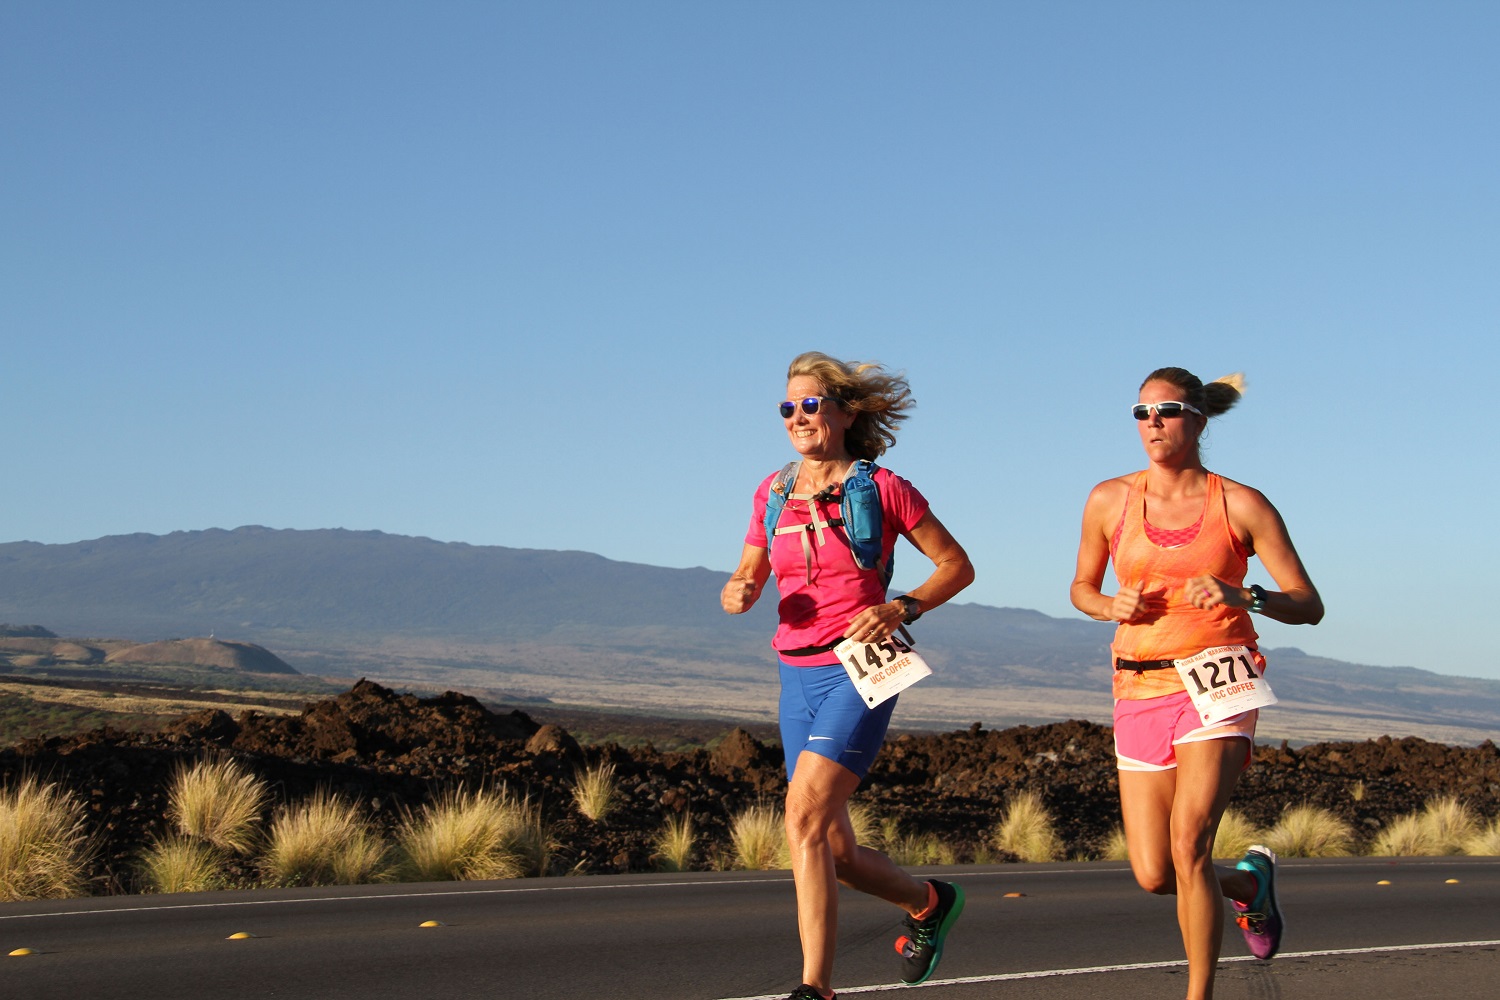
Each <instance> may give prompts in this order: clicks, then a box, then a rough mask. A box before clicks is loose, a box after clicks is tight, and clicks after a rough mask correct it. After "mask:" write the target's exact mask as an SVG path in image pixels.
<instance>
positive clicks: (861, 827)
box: [849, 802, 882, 847]
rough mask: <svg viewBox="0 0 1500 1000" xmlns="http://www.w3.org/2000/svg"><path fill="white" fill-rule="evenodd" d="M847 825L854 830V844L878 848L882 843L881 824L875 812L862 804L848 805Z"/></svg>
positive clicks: (853, 803) (852, 803)
mask: <svg viewBox="0 0 1500 1000" xmlns="http://www.w3.org/2000/svg"><path fill="white" fill-rule="evenodd" d="M849 825H850V826H851V827H853V828H854V842H855V843H856V844H862V845H864V846H866V847H879V846H880V844H881V842H882V835H881V827H882V823H881V820H880V818H879V817H878V816H876V815H875V810H874V808H872V807H871V806H869V805H867V804H866V803H864V802H851V803H849Z"/></svg>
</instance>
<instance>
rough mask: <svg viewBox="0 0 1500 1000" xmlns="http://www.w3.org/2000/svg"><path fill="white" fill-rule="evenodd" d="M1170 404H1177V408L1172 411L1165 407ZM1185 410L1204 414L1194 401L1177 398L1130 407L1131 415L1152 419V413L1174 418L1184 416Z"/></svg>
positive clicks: (1136, 417)
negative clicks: (1189, 401) (1188, 401)
mask: <svg viewBox="0 0 1500 1000" xmlns="http://www.w3.org/2000/svg"><path fill="white" fill-rule="evenodd" d="M1168 406H1175V407H1177V409H1175V410H1171V411H1168V410H1166V409H1163V407H1168ZM1184 410H1187V411H1188V412H1190V413H1196V414H1198V416H1200V417H1201V416H1203V411H1202V410H1200V409H1198V408H1197V407H1196V406H1194V405H1193V404H1192V403H1184V402H1181V401H1179V400H1176V399H1164V400H1162V401H1161V402H1160V403H1136V404H1135V405H1134V406H1132V407H1131V408H1130V415H1131V416H1132V417H1135V419H1137V420H1149V419H1151V414H1153V413H1154V414H1156V415H1157V416H1158V417H1161V418H1162V419H1163V420H1173V419H1175V418H1177V417H1180V416H1182V413H1183V411H1184Z"/></svg>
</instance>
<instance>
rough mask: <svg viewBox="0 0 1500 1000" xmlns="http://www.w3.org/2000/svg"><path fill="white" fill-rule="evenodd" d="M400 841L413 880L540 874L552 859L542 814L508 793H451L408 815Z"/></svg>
mask: <svg viewBox="0 0 1500 1000" xmlns="http://www.w3.org/2000/svg"><path fill="white" fill-rule="evenodd" d="M397 840H398V842H399V844H400V848H401V854H402V862H401V872H402V875H403V877H405V878H407V879H408V880H410V881H430V882H439V881H454V880H463V879H492V878H519V877H522V876H525V875H540V874H542V873H543V872H545V871H546V870H547V864H548V861H549V860H550V859H551V855H552V841H551V838H550V836H549V835H548V834H547V831H546V830H545V828H543V826H542V821H541V816H540V814H539V812H538V811H537V810H536V809H535V808H534V807H533V806H532V805H531V803H530V802H528V801H526V800H524V799H516V798H514V797H513V796H511V795H510V794H509V793H508V792H504V791H491V790H486V791H478V792H458V793H450V794H448V795H446V796H444V797H443V798H441V799H439V800H438V801H436V802H434V803H433V804H431V805H429V806H427V807H426V808H425V809H423V810H421V812H419V813H416V814H414V815H410V816H408V817H407V818H406V821H405V822H404V823H403V824H402V827H401V831H400V833H399V835H398V837H397Z"/></svg>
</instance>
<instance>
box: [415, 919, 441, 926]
mask: <svg viewBox="0 0 1500 1000" xmlns="http://www.w3.org/2000/svg"><path fill="white" fill-rule="evenodd" d="M417 926H418V927H446V926H448V925H447V924H445V923H443V922H442V921H441V920H424V921H422V922H421V923H420V924H418V925H417Z"/></svg>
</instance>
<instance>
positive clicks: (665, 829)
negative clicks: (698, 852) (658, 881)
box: [656, 812, 697, 872]
mask: <svg viewBox="0 0 1500 1000" xmlns="http://www.w3.org/2000/svg"><path fill="white" fill-rule="evenodd" d="M696 845H697V834H696V832H695V831H694V830H693V817H692V816H691V815H689V814H688V813H686V812H682V813H678V814H677V815H675V816H668V817H667V821H666V822H665V823H664V824H662V828H661V831H660V832H658V833H657V835H656V866H657V867H658V868H659V869H661V870H662V871H664V872H685V871H687V870H688V869H689V868H690V866H691V865H692V861H693V848H694V847H695V846H696Z"/></svg>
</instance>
